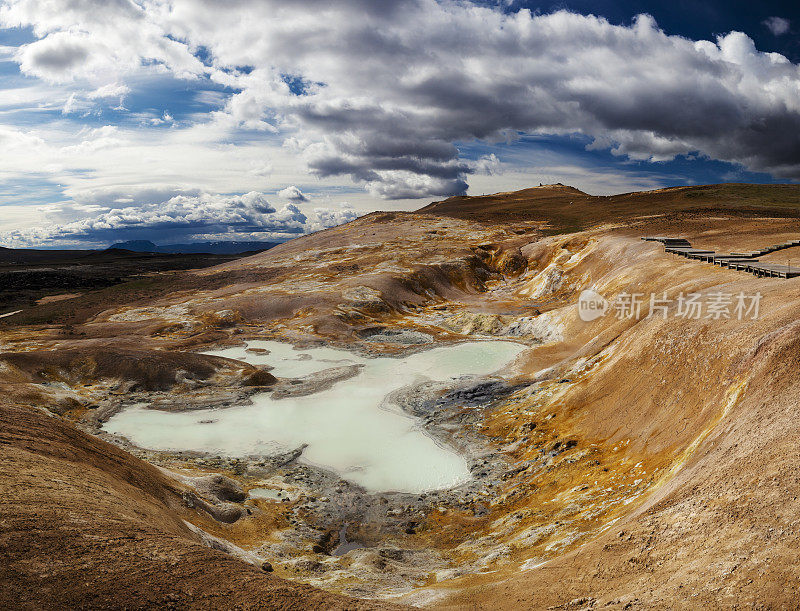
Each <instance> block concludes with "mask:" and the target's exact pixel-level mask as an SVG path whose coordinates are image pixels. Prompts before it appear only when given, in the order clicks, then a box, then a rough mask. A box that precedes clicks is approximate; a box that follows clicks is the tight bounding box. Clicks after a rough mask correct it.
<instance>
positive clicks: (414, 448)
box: [104, 341, 524, 493]
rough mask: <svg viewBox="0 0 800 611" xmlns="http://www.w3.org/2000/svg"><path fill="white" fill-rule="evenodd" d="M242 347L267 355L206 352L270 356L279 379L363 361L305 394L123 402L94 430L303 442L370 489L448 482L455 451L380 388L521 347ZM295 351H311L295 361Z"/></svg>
mask: <svg viewBox="0 0 800 611" xmlns="http://www.w3.org/2000/svg"><path fill="white" fill-rule="evenodd" d="M249 347H254V348H266V349H268V350H270V353H269V354H254V353H251V352H246V351H245V349H244V348H230V349H226V350H222V351H216V352H210V353H208V354H216V355H220V356H227V357H230V358H238V359H240V360H243V361H247V362H249V363H253V364H270V365H273V366H275V369H274V370H273V373H274V374H275V375H277V376H279V377H299V376H304V375H309V374H313V373H314V372H317V371H321V370H323V369H326V368H329V367H336V366H341V365H346V364H354V363H360V364H363V368H362V369H361V372H360V373H359V375H357V376H355V377H353V378H350V379H348V380H344V381H341V382H338V383H337V384H335V385H334V386H333V387H332V388H330V389H328V390H325V391H322V392H319V393H316V394H313V395H309V396H305V397H291V398H285V399H278V400H275V399H272V398H271V397H270V395H269V393H262V394H258V395H254V396H253V397H252V401H253V404H252V405H244V406H237V407H228V408H224V409H207V410H195V411H190V412H162V411H157V410H150V409H145V408H144V407H130V408H128V409H126V410H124V411H122V412H120V413H119V414H116V415H115V416H114V417H112V418H111V419H110V420H109V421H108V422H107V423H106V424H105V425H104V429H105V430H106V431H108V432H110V433H115V434H118V435H124V436H125V437H127V438H129V439H130V440H131V441H133V442H134V443H136V444H137V445H139V446H141V447H145V448H151V449H158V450H198V451H205V452H210V453H213V454H219V455H224V456H248V455H254V454H274V453H278V452H285V451H288V450H293V449H295V448H297V447H299V446H301V445H303V444H308V446H307V447H306V449H305V451H304V452H303V456H302V460H303V461H304V462H306V463H309V464H313V465H317V466H320V467H324V468H327V469H331V470H333V471H335V472H336V473H337V474H339V475H340V476H341V477H342V478H344V479H346V480H349V481H351V482H354V483H356V484H359V485H361V486H364V487H365V488H366V489H367V490H369V491H371V492H383V491H401V492H413V493H418V492H424V491H430V490H437V489H443V488H450V487H452V486H456V485H458V484H461V483H463V482H465V481H467V480H468V479H469V477H470V475H469V469H468V468H467V463H466V461H465V460H464V458H463V457H462V456H460V455H459V454H458V453H457V452H455V451H454V450H453V449H452V448H449V447H444V446H442V445H440V444H438V443H437V442H435V441H434V440H433V439H432V438H431V437H429V436H428V435H426V434H425V433H424V432H423V431H422V429H421V427H420V426H419V423H418V421H417V420H416V419H414V418H411V417H409V416H408V415H406V414H405V413H403V412H402V411H401V410H400V408H399V407H397V406H396V405H392V404H391V403H390V402H389V401H388V400H386V397H387V395H388V394H390V393H391V392H393V391H395V390H397V389H399V388H402V387H404V386H408V385H410V384H413V383H418V382H423V381H426V380H437V381H444V380H447V379H449V378H452V377H458V376H462V375H488V374H492V373H497V372H498V370H500V369H501V368H503V366H504V365H506V364H508V363H510V362H511V361H513V360H514V358H515V357H516V356H517V355H518V354H519V353H520V352H521V351H522V350H523V349H524V346H523V345H521V344H517V343H513V342H505V341H485V342H484V341H482V342H470V343H463V344H455V345H452V346H442V347H438V348H433V349H431V350H427V351H424V352H418V353H416V354H412V355H409V356H406V357H403V358H388V357H380V358H366V357H362V356H359V355H356V354H354V353H351V352H348V351H345V350H335V349H332V348H326V347H322V348H312V349H309V350H300V351H296V350H294V349H293V347H292V346H291V345H289V344H285V343H280V342H271V341H254V342H251V343H250V344H249ZM300 354H308V355H310V356H311V359H310V360H298V358H297V357H298V356H299V355H300ZM498 375H499V374H498ZM203 420H206V421H208V420H213V422H205V423H202V422H201V421H203Z"/></svg>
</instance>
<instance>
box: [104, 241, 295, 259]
mask: <svg viewBox="0 0 800 611" xmlns="http://www.w3.org/2000/svg"><path fill="white" fill-rule="evenodd" d="M278 244H280V242H192V243H189V244H162V245H160V246H158V245H156V244H154V243H153V242H151V241H150V240H128V241H126V242H117V243H116V244H112V245H111V246H110V247H109V248H121V249H124V250H132V251H134V252H160V253H170V254H197V253H209V254H214V255H238V254H241V253H244V252H252V251H259V250H267V249H269V248H272V247H274V246H277V245H278Z"/></svg>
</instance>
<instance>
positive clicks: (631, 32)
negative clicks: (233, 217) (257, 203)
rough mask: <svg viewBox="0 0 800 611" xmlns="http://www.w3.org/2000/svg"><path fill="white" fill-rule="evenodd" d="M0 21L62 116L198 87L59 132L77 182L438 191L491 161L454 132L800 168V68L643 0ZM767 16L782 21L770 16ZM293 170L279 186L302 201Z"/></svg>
mask: <svg viewBox="0 0 800 611" xmlns="http://www.w3.org/2000/svg"><path fill="white" fill-rule="evenodd" d="M0 25H4V26H6V27H27V26H31V27H32V28H33V32H34V35H35V40H33V41H32V42H29V43H28V44H23V45H21V46H19V47H17V48H16V49H15V50H14V51H13V52H12V51H8V52H6V57H9V58H11V59H12V61H15V62H16V63H17V64H18V66H19V69H20V70H21V71H22V72H23V73H24V74H25V75H28V76H31V77H37V78H38V79H40V80H41V81H42V82H44V83H46V84H48V85H49V86H59V87H61V88H62V91H63V95H62V97H61V99H60V100H59V102H58V106H57V109H58V111H59V116H63V117H68V118H70V119H72V120H77V118H79V117H82V116H84V115H86V114H88V113H89V111H90V109H91V107H92V105H94V106H95V107H98V108H95V109H94V110H93V112H94V113H95V115H96V116H101V114H102V112H103V111H104V109H106V108H109V107H111V108H114V110H116V111H118V112H124V111H126V109H125V108H124V107H125V106H129V105H130V101H131V100H133V101H135V99H136V96H137V95H139V96H142V95H145V94H146V93H147V87H148V86H149V85H148V83H151V82H152V79H155V78H166V77H169V78H172V79H181V80H182V81H183V82H185V83H187V87H188V86H191V87H198V88H202V87H205V88H207V89H209V91H207V92H206V95H205V97H204V98H201V97H200V96H199V95H198V97H197V99H196V100H193V101H192V105H191V111H189V110H188V109H187V112H186V113H184V115H182V116H179V115H175V114H172V113H171V112H168V111H171V109H170V108H166V107H159V108H158V109H157V110H156V111H155V112H154V113H153V114H150V115H148V114H147V112H148V111H139V114H140V115H141V116H140V118H139V125H140V128H141V129H142V130H144V128H145V127H146V128H147V129H149V130H157V129H158V130H162V132H159V135H158V136H152V138H151V140H150V142H149V144H147V143H144V142H143V139H144V137H143V136H141V135H137V136H136V138H134V137H133V136H131V135H130V134H129V133H128V132H125V133H124V135H125V137H124V138H123V130H120V132H119V133H118V134H112V133H109V134H105V135H101V136H97V137H93V138H87V139H86V142H87V144H85V145H84V144H83V143H81V144H72V145H70V146H74V147H78V148H75V149H73V154H72V157H69V158H67V159H68V161H64V160H63V158H59V157H58V156H57V155H55V154H54V155H53V156H52V158H53V161H52V167H54V168H55V167H57V166H58V165H59V164H61V165H62V166H66V165H70V167H72V168H74V172H75V176H77V175H78V174H77V173H78V172H79V171H82V172H83V174H81V175H80V180H81V181H82V184H81V185H80V187H81V188H85V189H95V188H97V187H98V185H93V184H92V185H90V184H89V183H91V182H92V181H94V182H100V183H101V184H100V185H99V187H103V188H111V187H113V186H114V184H115V183H114V180H118V179H120V178H122V179H124V180H125V181H126V182H125V185H126V186H128V185H131V186H132V179H131V178H130V177H129V176H122V177H120V176H119V174H121V172H122V170H121V169H120V168H124V167H134V166H133V165H129V166H125V165H124V164H125V163H129V164H130V163H133V164H135V165H136V167H137V168H138V169H139V170H140V171H142V170H145V171H147V172H149V175H148V177H149V176H154V177H156V179H157V183H156V184H157V185H160V186H163V187H164V188H167V187H173V186H174V187H176V188H180V189H191V188H193V187H194V188H200V189H202V190H203V192H206V191H209V189H210V187H211V186H212V185H211V184H210V181H211V179H214V180H216V183H215V184H217V183H222V182H223V180H222V178H221V176H222V169H221V168H222V166H223V165H225V167H226V168H230V167H232V166H234V165H237V164H238V165H237V167H240V168H241V173H240V174H238V175H237V176H236V179H237V180H238V181H239V184H246V185H247V186H246V187H239V188H234V187H233V186H232V185H233V184H236V182H235V181H234V179H233V178H232V174H230V173H228V174H227V176H228V184H227V185H226V187H227V188H225V187H219V188H218V192H220V193H224V192H231V191H234V190H241V191H244V190H248V189H251V188H257V189H258V190H261V191H269V192H274V190H277V189H279V188H280V187H281V186H285V185H287V184H288V185H291V184H293V183H296V184H304V180H307V178H306V177H303V176H301V175H300V174H302V173H311V174H312V175H315V176H316V177H317V178H318V180H319V181H320V184H321V185H331V184H334V183H335V181H337V180H338V181H339V183H338V184H339V185H341V184H342V182H341V181H343V180H349V181H352V182H351V183H349V184H351V185H352V184H355V185H358V186H360V187H363V188H364V189H365V190H366V191H367V192H368V193H369V194H371V195H373V196H376V197H381V198H389V199H397V198H400V199H409V198H421V197H440V196H442V197H443V196H448V195H452V194H459V193H463V192H465V191H466V189H467V188H468V183H469V182H470V181H475V180H478V181H482V180H483V179H482V178H481V177H485V176H487V175H496V174H498V173H499V169H500V168H501V161H502V160H501V159H498V157H496V156H495V157H494V158H492V157H491V156H487V155H484V154H483V153H485V152H486V149H485V148H484V150H483V151H478V152H477V154H476V155H474V156H472V157H468V156H465V155H464V153H463V151H464V150H465V148H469V147H476V146H477V145H479V144H480V145H481V146H484V147H486V146H489V145H495V144H496V145H499V144H501V143H513V142H515V141H517V140H518V139H519V138H521V137H523V136H525V137H527V136H536V137H544V136H553V137H559V136H561V137H563V136H576V137H578V138H581V139H582V141H586V142H589V145H588V147H589V148H590V149H593V150H609V151H611V152H612V153H613V154H614V155H617V156H619V157H621V158H622V159H632V160H637V161H650V162H660V161H668V160H670V159H673V158H675V157H676V156H680V155H691V156H693V157H708V158H712V159H717V160H722V161H727V162H730V163H733V164H737V165H739V166H742V167H744V168H747V169H749V170H752V171H759V172H768V173H770V174H771V175H773V176H775V177H779V178H790V179H800V69H799V68H798V66H797V65H796V64H793V63H792V62H790V61H789V60H787V59H786V58H785V57H783V56H781V55H779V54H776V53H764V52H760V51H758V50H757V49H756V48H755V45H754V43H753V41H752V40H751V39H750V38H748V37H747V36H746V35H745V34H743V33H740V32H730V33H728V34H724V35H720V36H718V37H717V38H716V39H715V40H699V41H693V40H689V39H687V38H684V37H680V36H672V35H668V34H667V33H665V32H663V31H662V30H661V29H659V27H658V25H657V24H656V22H655V21H654V20H653V18H651V17H650V16H648V15H640V16H638V17H637V18H635V19H634V20H633V22H632V23H630V24H629V25H613V24H611V23H609V22H608V21H606V20H605V19H603V18H601V17H595V16H591V15H579V14H575V13H571V12H567V11H559V12H555V13H552V14H542V15H538V14H532V13H531V12H529V11H527V10H519V11H516V12H513V11H511V12H509V10H508V8H507V5H506V4H503V3H500V4H498V5H497V6H491V5H486V4H485V3H470V2H466V1H455V0H441V1H436V0H397V1H388V0H387V1H385V2H383V1H381V2H369V1H367V0H341V1H339V2H335V3H331V2H322V1H321V0H304V1H302V0H301V1H297V2H284V1H280V0H261V1H259V2H247V1H245V0H229V1H226V2H222V1H221V0H170V1H169V2H167V1H166V0H146V1H145V2H133V1H131V0H113V1H107V0H103V1H101V0H79V1H76V2H67V1H66V0H63V1H59V0H6V1H5V2H4V3H3V5H2V6H0ZM765 25H766V27H769V28H770V30H771V31H772V32H773V33H775V34H776V35H780V34H783V33H786V32H787V31H788V29H789V23H788V22H787V21H786V20H785V19H782V18H779V17H773V18H770V19H768V20H767V21H766V22H765ZM148 79H150V80H148ZM212 88H213V89H214V91H210V89H212ZM150 93H151V94H153V92H152V90H150ZM212 103H213V108H210V107H209V104H212ZM188 106H189V104H188V103H187V107H188ZM62 111H63V113H64V114H63V115H61V114H60V113H61V112H62ZM103 116H104V115H103ZM136 116H137V115H136V114H134V113H132V114H131V118H136ZM93 128H94V129H97V125H94V126H93ZM167 130H169V133H168V134H166V133H165V132H166V131H167ZM0 131H2V130H0ZM142 133H145V132H142ZM162 134H164V135H162ZM0 137H2V136H0ZM20 137H22V136H20ZM24 137H25V138H28V139H31V140H32V141H33V142H34V143H35V146H37V147H39V148H40V149H41V148H48V147H49V148H50V149H52V148H53V147H52V146H50V143H49V141H47V139H46V138H45V137H43V136H40V135H38V134H27V133H26V134H24ZM37 138H39V139H38V140H37ZM42 139H44V140H45V141H44V142H42V141H41V140H42ZM95 139H104V141H105V144H103V146H104V147H105V148H103V150H102V153H101V154H96V153H94V152H92V150H91V147H93V146H97V145H96V144H95V143H94V140H95ZM115 139H116V140H117V141H116V142H114V140H115ZM126 139H127V142H125V140H126ZM131 140H135V142H133V145H134V146H135V147H137V148H131V146H132V145H131ZM64 146H67V145H64ZM81 146H84V148H80V147H81ZM259 146H262V147H264V149H263V151H264V152H262V153H260V154H259V153H258V147H259ZM87 147H88V148H87ZM62 148H64V147H62ZM266 151H269V154H267V153H266ZM201 157H202V158H201ZM79 161H80V162H81V163H83V164H84V165H82V166H81V165H79V163H78V162H79ZM16 163H17V162H13V163H12V165H14V164H16ZM148 164H149V165H148ZM289 164H295V165H294V166H292V167H291V168H288V167H287V166H288V165H289ZM14 167H16V166H14ZM200 168H202V169H200ZM89 170H91V171H89ZM2 171H3V170H2V169H0V172H2ZM5 171H8V172H11V171H12V170H5ZM192 171H193V172H194V174H191V172H192ZM188 176H191V178H192V179H193V180H196V181H197V183H198V184H193V183H192V180H189V179H188V178H187V177H188ZM103 177H105V178H103ZM70 180H71V181H72V182H71V183H68V184H70V187H69V189H70V190H71V191H70V192H69V193H76V192H78V188H76V187H75V186H73V183H75V182H78V179H77V178H70ZM140 180H141V179H140ZM242 181H245V182H242ZM259 181H260V182H259ZM268 181H270V182H268ZM59 182H60V181H59ZM139 186H141V185H139ZM294 188H295V189H296V187H294ZM291 189H293V187H288V188H286V189H284V190H282V191H281V192H280V194H279V197H281V198H284V199H285V200H288V201H290V202H294V203H299V202H302V201H304V200H303V198H304V197H305V196H304V195H303V194H302V192H301V191H300V189H297V191H296V193H295V192H294V191H291V192H290V190H291ZM318 191H319V190H318V189H315V192H318ZM348 199H350V197H349V196H348Z"/></svg>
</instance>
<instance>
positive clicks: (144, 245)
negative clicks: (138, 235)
mask: <svg viewBox="0 0 800 611" xmlns="http://www.w3.org/2000/svg"><path fill="white" fill-rule="evenodd" d="M114 249H122V250H132V251H133V252H158V246H156V245H155V244H153V243H152V242H151V241H150V240H128V241H127V242H117V243H116V244H112V245H111V246H109V247H108V250H114Z"/></svg>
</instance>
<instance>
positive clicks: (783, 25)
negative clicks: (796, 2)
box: [764, 17, 790, 36]
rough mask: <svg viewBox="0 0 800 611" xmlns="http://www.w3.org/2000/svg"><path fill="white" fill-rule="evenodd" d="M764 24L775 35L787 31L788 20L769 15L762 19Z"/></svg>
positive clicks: (780, 34) (781, 34)
mask: <svg viewBox="0 0 800 611" xmlns="http://www.w3.org/2000/svg"><path fill="white" fill-rule="evenodd" d="M764 25H765V26H767V29H768V30H769V31H770V32H772V33H773V34H774V35H775V36H783V35H784V34H786V33H787V32H788V31H789V26H790V22H789V20H788V19H784V18H783V17H769V18H767V19H765V20H764Z"/></svg>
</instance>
